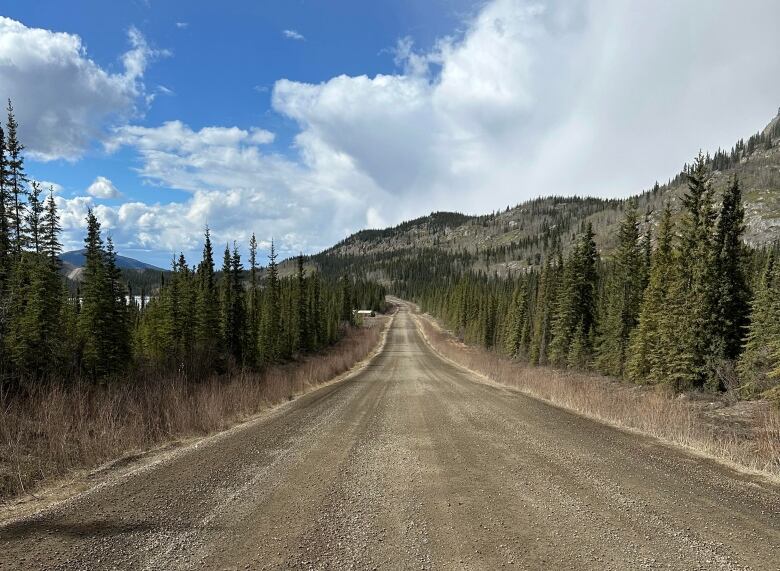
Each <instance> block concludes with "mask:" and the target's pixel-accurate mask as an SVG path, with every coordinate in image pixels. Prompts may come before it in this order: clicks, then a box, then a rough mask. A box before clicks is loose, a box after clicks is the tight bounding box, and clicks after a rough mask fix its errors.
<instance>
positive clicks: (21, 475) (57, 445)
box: [0, 324, 382, 500]
mask: <svg viewBox="0 0 780 571" xmlns="http://www.w3.org/2000/svg"><path fill="white" fill-rule="evenodd" d="M381 329H382V328H381V326H380V324H377V325H376V326H374V327H369V328H359V329H352V330H350V331H348V333H347V334H346V336H345V338H344V339H342V340H341V341H340V342H339V343H337V344H336V345H335V346H333V347H331V348H330V349H328V350H326V351H324V352H323V353H322V354H320V355H314V356H310V357H307V358H305V359H304V360H301V361H299V362H295V363H291V364H288V365H284V366H279V367H275V368H271V369H269V370H267V371H265V372H263V373H250V372H240V373H236V374H233V375H230V376H229V377H214V378H211V379H208V380H207V381H205V382H202V383H197V384H194V383H191V382H188V381H186V380H185V379H181V378H165V379H159V378H158V379H143V380H140V381H137V382H133V383H126V384H116V383H115V384H112V385H110V386H94V385H87V384H81V385H75V386H63V385H59V384H49V385H45V386H39V387H36V388H34V389H32V391H31V392H29V393H28V394H27V395H26V396H25V398H23V399H22V398H18V397H17V398H11V397H9V396H7V395H1V394H0V500H6V499H9V498H11V497H13V496H16V495H18V494H21V493H26V492H30V491H32V490H33V489H35V487H36V486H39V485H40V484H41V483H42V482H45V481H47V480H52V479H54V478H59V477H63V476H66V475H67V474H69V473H72V472H74V471H76V470H80V469H89V468H93V467H95V466H98V465H100V464H102V463H104V462H106V461H108V460H111V459H115V458H118V457H120V456H122V455H124V454H128V453H130V452H138V451H143V450H148V449H150V448H152V447H154V446H156V445H160V444H162V443H165V442H169V441H174V440H177V439H180V438H184V437H189V436H196V435H205V434H209V433H212V432H216V431H220V430H224V429H226V428H228V427H230V426H231V425H234V424H236V423H237V422H241V421H242V420H246V419H247V418H249V417H251V416H253V415H255V414H257V413H258V412H259V411H262V410H263V409H266V408H269V407H271V406H274V405H276V404H279V403H281V402H284V401H286V400H289V399H292V398H293V396H295V395H297V394H301V393H304V392H306V391H307V390H310V389H311V388H313V387H316V386H317V385H320V384H322V383H324V382H327V381H329V380H331V379H333V378H334V377H336V376H338V375H340V374H341V373H344V372H345V371H347V370H349V369H350V368H351V367H353V366H354V365H355V363H357V362H358V361H360V360H362V359H364V358H365V357H366V356H367V355H368V354H369V353H370V352H371V351H372V350H373V349H374V348H375V347H376V345H377V343H378V341H379V339H380V337H381Z"/></svg>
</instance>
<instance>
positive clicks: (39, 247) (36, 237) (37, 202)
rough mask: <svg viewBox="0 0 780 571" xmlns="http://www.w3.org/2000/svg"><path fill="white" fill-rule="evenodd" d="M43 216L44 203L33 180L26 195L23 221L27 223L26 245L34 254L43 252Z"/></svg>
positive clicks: (39, 189)
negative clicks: (25, 210) (25, 209)
mask: <svg viewBox="0 0 780 571" xmlns="http://www.w3.org/2000/svg"><path fill="white" fill-rule="evenodd" d="M43 216H44V204H43V202H42V201H41V187H40V185H39V184H38V183H37V182H36V181H33V183H32V184H31V185H30V192H29V193H28V195H27V214H26V216H25V222H26V223H27V228H26V230H27V231H26V235H27V241H28V244H27V246H28V247H29V248H30V250H32V251H33V252H35V253H36V254H40V253H41V252H43Z"/></svg>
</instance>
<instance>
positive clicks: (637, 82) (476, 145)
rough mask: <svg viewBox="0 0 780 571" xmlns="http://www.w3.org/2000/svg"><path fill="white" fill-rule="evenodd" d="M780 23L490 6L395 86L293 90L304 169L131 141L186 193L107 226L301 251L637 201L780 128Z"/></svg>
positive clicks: (254, 136)
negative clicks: (705, 159) (723, 149)
mask: <svg viewBox="0 0 780 571" xmlns="http://www.w3.org/2000/svg"><path fill="white" fill-rule="evenodd" d="M778 19H780V4H777V3H774V2H761V1H759V0H755V1H752V2H745V3H743V4H742V5H741V6H740V10H738V11H735V10H733V9H732V8H731V7H730V5H729V4H728V3H726V2H725V1H724V2H712V3H710V4H708V9H707V10H706V11H702V10H701V9H700V7H698V6H697V5H696V4H685V3H656V2H645V3H639V2H636V3H630V4H628V3H625V2H622V1H620V0H611V1H596V0H593V1H592V2H590V1H583V2H577V3H574V2H569V1H568V0H567V1H564V0H559V1H554V2H548V3H545V4H544V5H542V4H539V3H537V2H531V1H524V0H494V1H492V2H489V3H487V4H486V5H485V6H484V7H483V8H482V9H481V10H480V11H479V13H478V14H477V15H476V16H474V17H473V19H471V20H470V21H469V22H467V25H466V27H465V31H464V32H463V33H462V34H461V35H458V36H453V37H448V38H442V39H441V40H440V41H439V42H437V43H436V45H435V46H434V47H433V48H432V49H430V50H427V51H422V52H420V51H415V49H414V45H413V44H412V43H411V41H410V40H408V39H403V40H401V41H400V42H399V44H398V46H397V48H396V50H395V53H394V55H395V58H396V61H397V64H398V66H399V71H398V72H397V73H395V74H387V75H375V76H366V75H364V76H347V75H341V76H338V77H333V78H331V79H329V80H327V81H324V82H322V83H319V84H307V83H302V82H297V81H290V80H287V79H281V80H279V81H278V82H277V83H276V84H275V86H274V89H273V97H272V104H273V107H274V109H275V110H276V111H277V112H278V113H280V114H282V115H284V116H285V117H287V118H290V119H292V120H294V121H295V122H296V123H297V124H298V126H299V132H298V134H297V135H296V137H295V148H296V149H297V151H298V153H299V154H298V156H297V157H294V158H293V159H291V158H289V157H285V156H280V155H276V154H274V153H272V152H270V150H268V148H267V147H263V146H262V145H263V144H265V143H268V142H271V141H272V140H273V135H272V134H271V133H268V132H267V131H263V130H252V129H246V128H240V127H220V126H214V127H207V128H204V129H201V130H199V131H195V130H192V129H190V128H189V127H187V126H186V125H184V124H183V123H181V122H178V121H172V122H168V123H164V124H162V125H160V126H159V127H135V126H128V127H123V128H119V129H117V130H116V132H115V137H114V138H113V140H112V141H111V143H110V146H111V147H112V148H115V147H118V146H122V145H127V146H132V147H134V148H135V149H137V151H138V153H139V154H140V157H141V159H142V164H141V168H140V174H141V176H142V177H144V178H145V179H146V180H147V181H148V182H149V183H151V184H154V185H159V186H161V187H169V188H174V189H180V190H185V191H187V192H190V193H191V197H190V199H189V200H187V201H186V202H184V203H182V204H165V203H164V202H162V203H160V204H141V203H131V204H126V205H123V206H122V207H119V208H113V209H111V210H110V212H111V214H110V220H111V222H110V223H111V224H116V225H117V226H116V229H117V232H120V233H122V235H123V236H124V239H125V240H126V242H127V244H131V245H132V247H137V248H160V249H170V248H177V249H178V248H185V250H186V248H188V247H193V248H197V242H198V241H199V239H200V238H199V234H200V230H202V227H203V226H204V225H205V224H206V223H208V224H210V225H211V226H212V228H213V229H214V230H215V232H216V233H217V235H218V239H220V240H226V239H230V238H241V237H246V236H248V235H249V233H250V232H252V231H256V232H257V233H258V235H259V236H263V237H270V236H272V235H273V236H274V237H276V238H277V239H278V240H280V242H281V244H282V247H283V248H284V249H285V250H286V251H287V252H289V253H294V252H295V251H297V250H298V249H302V250H304V251H311V250H315V249H318V248H321V247H325V246H328V245H330V244H332V243H333V242H335V241H337V240H339V239H341V238H343V237H344V235H345V234H347V233H349V232H351V231H354V230H357V229H359V228H360V227H364V226H367V225H369V226H378V225H384V224H392V223H395V222H398V221H400V220H402V219H404V218H411V217H414V216H418V215H420V214H423V213H426V212H430V211H431V210H441V209H447V210H461V211H469V212H485V211H490V210H493V209H495V208H499V207H502V206H504V205H506V204H514V203H517V202H520V201H522V200H525V199H528V198H532V197H534V196H538V195H549V194H567V195H570V194H598V195H602V196H603V195H611V196H614V195H622V196H625V195H628V194H631V193H634V192H637V191H639V190H641V189H642V188H646V187H648V186H650V185H651V184H652V182H653V181H654V180H655V179H656V178H660V179H664V178H665V177H666V176H669V175H672V174H674V173H675V172H676V171H677V170H678V169H679V168H680V166H681V164H682V163H683V162H684V161H685V160H688V159H689V158H690V157H691V156H692V155H693V154H695V152H696V151H697V150H698V149H699V148H700V147H703V148H705V149H708V148H709V149H715V148H717V147H718V146H719V145H720V146H725V145H730V144H732V143H733V142H734V141H736V140H737V139H738V138H740V137H742V136H745V135H747V134H749V133H750V132H751V131H752V130H755V129H758V128H760V127H761V126H763V124H765V123H766V122H767V121H768V120H769V119H770V118H771V116H772V115H773V114H774V112H775V110H776V108H777V105H778V103H780V60H778V59H777V57H776V55H775V54H777V53H780V35H778V34H777V33H776V32H775V30H774V27H775V25H776V22H777V21H778ZM726 30H727V31H726ZM657 38H663V41H658V40H657ZM161 196H164V194H161ZM105 208H108V207H105ZM106 212H108V210H106ZM107 216H108V214H107Z"/></svg>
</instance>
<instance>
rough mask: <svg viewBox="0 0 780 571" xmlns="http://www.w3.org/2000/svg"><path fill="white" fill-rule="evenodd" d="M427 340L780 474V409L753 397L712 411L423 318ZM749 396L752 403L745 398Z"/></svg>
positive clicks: (637, 426) (527, 383) (515, 379)
mask: <svg viewBox="0 0 780 571" xmlns="http://www.w3.org/2000/svg"><path fill="white" fill-rule="evenodd" d="M419 322H420V323H421V325H422V329H423V331H424V333H425V336H426V337H427V339H428V341H429V342H430V343H431V345H433V347H434V348H435V349H436V350H437V351H438V352H439V353H441V354H442V355H444V356H445V357H447V358H449V359H450V360H452V361H455V362H456V363H459V364H460V365H462V366H464V367H466V368H468V369H471V370H473V371H477V372H479V373H481V374H483V375H485V376H486V377H488V378H489V379H491V380H493V381H495V382H497V383H500V384H502V385H508V386H511V387H515V388H517V389H519V390H521V391H522V392H525V393H527V394H530V395H532V396H535V397H537V398H541V399H543V400H546V401H549V402H551V403H554V404H555V405H558V406H561V407H564V408H567V409H570V410H573V411H576V412H579V413H581V414H584V415H587V416H589V417H592V418H596V419H599V420H602V421H605V422H607V423H609V424H612V425H615V426H620V427H623V428H629V429H633V430H637V431H640V432H643V433H645V434H650V435H653V436H655V437H657V438H660V439H662V440H665V441H667V442H671V443H674V444H678V445H681V446H684V447H686V448H689V449H691V450H694V451H696V452H699V453H703V454H705V455H708V456H711V457H715V458H718V459H721V460H725V461H727V462H730V463H732V464H735V465H738V466H741V467H744V468H748V469H750V470H755V471H758V472H761V473H763V474H766V475H769V476H770V477H773V478H777V477H780V411H778V410H777V409H776V408H773V407H771V406H769V405H768V403H749V404H750V406H749V407H746V408H747V409H749V414H746V415H745V416H744V417H743V418H742V419H740V420H741V421H740V422H733V421H732V422H729V421H727V417H726V416H725V415H723V416H718V415H717V414H714V413H712V412H710V411H709V410H708V408H707V406H705V405H712V404H719V403H717V402H715V403H713V402H707V403H705V402H703V400H702V399H697V398H695V395H694V396H693V397H692V396H691V395H688V396H684V397H683V398H680V397H676V396H675V395H674V394H672V393H670V392H668V391H664V390H662V389H661V388H659V387H642V386H636V385H629V384H626V383H622V382H619V381H616V380H614V379H609V378H606V377H600V376H598V375H594V374H585V373H577V372H572V371H562V370H557V369H552V368H547V367H532V366H529V365H527V364H525V363H521V362H518V361H513V360H510V359H508V358H505V357H502V356H500V355H497V354H496V353H493V352H489V351H485V350H482V349H478V348H475V347H471V346H464V345H463V344H462V343H460V342H458V341H457V340H455V339H454V338H453V336H452V335H450V334H449V333H448V332H446V331H443V330H442V329H441V328H440V327H439V326H438V325H436V324H434V323H432V321H431V320H430V319H429V318H427V317H425V316H424V317H421V318H419ZM743 404H748V403H743Z"/></svg>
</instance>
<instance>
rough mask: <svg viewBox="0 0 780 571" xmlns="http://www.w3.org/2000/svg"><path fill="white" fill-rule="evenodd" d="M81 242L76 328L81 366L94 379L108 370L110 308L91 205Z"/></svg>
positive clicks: (102, 259)
mask: <svg viewBox="0 0 780 571" xmlns="http://www.w3.org/2000/svg"><path fill="white" fill-rule="evenodd" d="M84 246H85V253H84V258H85V263H84V271H83V272H82V283H81V304H80V310H79V316H78V330H79V337H80V342H81V358H82V365H83V369H84V371H85V372H86V373H87V375H88V376H89V377H90V378H92V379H93V380H95V379H97V378H99V377H101V376H102V375H104V374H106V373H107V372H108V371H109V367H108V352H109V348H108V339H109V337H110V333H109V330H110V329H111V327H112V324H111V317H112V313H113V312H112V308H111V306H110V303H109V302H110V299H109V296H108V295H107V288H106V284H107V273H106V265H105V257H104V253H103V240H102V238H101V236H100V222H98V219H97V217H96V216H95V213H94V212H93V211H92V209H89V210H88V211H87V235H86V237H85V238H84ZM108 293H110V292H108Z"/></svg>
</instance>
